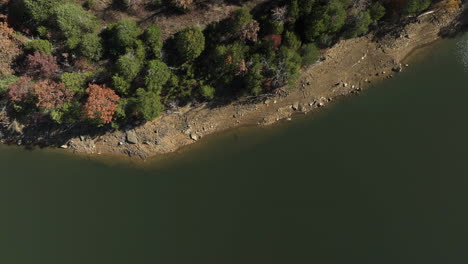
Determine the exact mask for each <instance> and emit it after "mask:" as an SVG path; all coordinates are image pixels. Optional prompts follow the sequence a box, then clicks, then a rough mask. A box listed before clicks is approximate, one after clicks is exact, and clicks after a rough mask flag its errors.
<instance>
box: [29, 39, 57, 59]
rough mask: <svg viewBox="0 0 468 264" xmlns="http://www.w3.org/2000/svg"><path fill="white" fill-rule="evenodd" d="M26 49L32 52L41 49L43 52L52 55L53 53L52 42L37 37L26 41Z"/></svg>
mask: <svg viewBox="0 0 468 264" xmlns="http://www.w3.org/2000/svg"><path fill="white" fill-rule="evenodd" d="M24 49H25V50H27V51H30V52H31V53H34V52H35V51H39V52H41V53H44V54H48V55H50V54H51V53H52V43H50V41H48V40H45V39H35V40H31V41H29V42H28V43H26V45H25V47H24Z"/></svg>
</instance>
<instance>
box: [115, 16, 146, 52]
mask: <svg viewBox="0 0 468 264" xmlns="http://www.w3.org/2000/svg"><path fill="white" fill-rule="evenodd" d="M107 32H108V35H109V39H108V44H109V47H108V48H109V50H110V52H111V54H114V55H118V54H125V53H127V49H133V48H134V46H135V42H136V40H137V38H138V36H139V35H140V34H141V29H140V27H138V25H137V24H136V22H135V21H131V20H121V21H119V22H116V23H114V24H111V25H109V27H108V29H107Z"/></svg>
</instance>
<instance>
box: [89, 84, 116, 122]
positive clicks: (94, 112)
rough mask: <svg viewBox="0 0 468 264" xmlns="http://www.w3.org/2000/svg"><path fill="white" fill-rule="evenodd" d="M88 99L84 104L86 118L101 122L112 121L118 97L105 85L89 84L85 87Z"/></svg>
mask: <svg viewBox="0 0 468 264" xmlns="http://www.w3.org/2000/svg"><path fill="white" fill-rule="evenodd" d="M86 93H87V94H88V101H87V102H86V104H85V105H84V115H85V117H86V118H89V119H94V120H96V119H97V120H99V121H100V122H102V123H103V124H108V123H110V122H112V120H113V117H114V113H115V111H116V110H117V108H118V103H119V101H120V97H119V96H118V95H117V94H116V93H115V92H114V90H112V89H110V88H107V87H106V86H105V85H102V86H100V85H97V84H90V85H89V86H88V89H86Z"/></svg>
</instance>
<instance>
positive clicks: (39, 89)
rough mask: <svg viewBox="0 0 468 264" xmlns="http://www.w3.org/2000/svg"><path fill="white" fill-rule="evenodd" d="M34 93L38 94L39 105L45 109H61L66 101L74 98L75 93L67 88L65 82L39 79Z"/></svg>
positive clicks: (37, 103)
mask: <svg viewBox="0 0 468 264" xmlns="http://www.w3.org/2000/svg"><path fill="white" fill-rule="evenodd" d="M34 94H35V95H36V96H37V102H36V105H37V107H41V108H45V109H49V110H52V109H59V108H61V107H62V106H63V104H64V103H67V102H70V101H71V100H72V99H73V95H74V93H73V92H72V91H70V90H68V89H66V88H65V85H64V84H63V83H56V82H51V81H39V82H37V83H36V85H34Z"/></svg>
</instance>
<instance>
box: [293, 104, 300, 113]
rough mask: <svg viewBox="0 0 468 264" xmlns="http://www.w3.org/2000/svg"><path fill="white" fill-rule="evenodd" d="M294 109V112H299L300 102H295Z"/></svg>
mask: <svg viewBox="0 0 468 264" xmlns="http://www.w3.org/2000/svg"><path fill="white" fill-rule="evenodd" d="M292 109H293V110H294V111H297V110H298V109H299V102H295V103H294V104H293V105H292Z"/></svg>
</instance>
